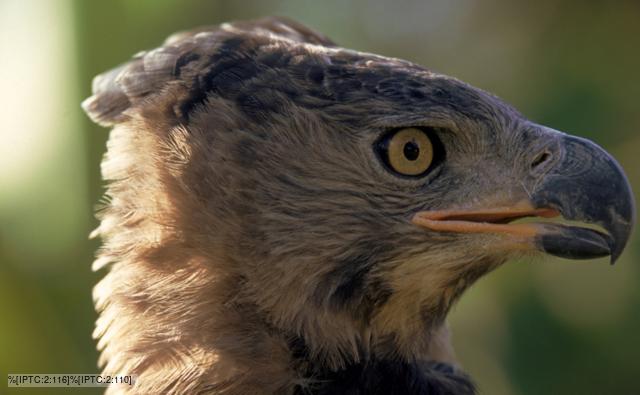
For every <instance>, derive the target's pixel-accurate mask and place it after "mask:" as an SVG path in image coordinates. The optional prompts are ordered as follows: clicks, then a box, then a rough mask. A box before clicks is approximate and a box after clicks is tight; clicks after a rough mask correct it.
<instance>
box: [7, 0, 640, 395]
mask: <svg viewBox="0 0 640 395" xmlns="http://www.w3.org/2000/svg"><path fill="white" fill-rule="evenodd" d="M272 14H277V15H287V16H291V17H293V18H296V19H298V20H300V21H301V22H303V23H305V24H308V25H310V26H312V27H314V28H316V29H317V30H319V31H321V32H324V33H326V34H327V35H329V36H330V37H332V38H333V39H334V40H336V41H337V42H338V43H340V44H341V45H343V46H346V47H352V48H355V49H359V50H364V51H370V52H375V53H380V54H384V55H387V56H396V57H401V58H405V59H409V60H411V61H414V62H417V63H420V64H423V65H425V66H427V67H428V68H431V69H433V70H435V71H439V72H442V73H445V74H449V75H453V76H455V77H458V78H460V79H462V80H464V81H467V82H469V83H471V84H473V85H475V86H478V87H481V88H483V89H485V90H488V91H491V92H494V93H496V94H498V95H499V96H501V97H502V98H504V99H505V100H506V101H508V102H510V103H512V104H513V105H514V106H515V107H517V108H518V109H520V110H521V111H522V112H523V113H524V114H525V115H526V116H528V117H529V118H531V119H532V120H534V121H536V122H539V123H543V124H545V125H548V126H550V127H553V128H555V129H559V130H563V131H566V132H569V133H572V134H576V135H580V136H585V137H588V138H591V139H593V140H595V141H596V142H598V143H599V144H601V145H603V146H604V147H605V148H606V149H607V150H609V151H610V152H612V153H613V154H614V155H615V156H616V157H617V158H618V159H619V161H620V162H621V164H622V166H623V167H624V168H625V170H626V171H627V173H628V175H629V177H630V179H631V183H632V185H634V186H635V189H636V191H637V192H638V191H640V187H639V186H640V156H639V155H638V154H637V153H638V150H639V149H640V135H638V134H637V132H636V131H637V130H638V129H639V128H640V111H639V101H638V97H640V77H639V76H638V75H639V73H638V70H640V51H638V45H639V44H640V42H639V39H638V38H639V37H640V24H639V23H638V20H639V19H640V3H639V2H637V1H631V0H629V1H618V2H615V4H614V3H607V2H584V1H579V0H565V1H562V2H556V1H552V0H542V1H538V2H529V1H524V0H516V1H507V0H482V1H471V0H437V1H435V0H434V1H419V0H412V1H404V2H391V1H383V0H373V1H364V0H359V1H358V0H354V1H339V0H329V1H325V2H318V1H316V2H314V1H294V0H279V1H278V0H266V1H233V2H231V1H212V0H188V1H187V0H180V1H178V0H158V1H155V0H154V1H151V0H136V1H134V0H113V1H108V2H99V1H80V0H77V1H72V0H57V1H55V2H53V1H46V0H29V1H20V0H3V1H2V2H0V33H1V35H0V36H1V38H0V50H1V52H0V53H2V62H1V64H0V70H1V71H2V72H1V73H0V92H1V93H0V94H1V95H2V96H0V116H1V117H2V119H3V127H2V129H0V137H1V138H2V140H1V141H2V143H1V145H0V307H1V310H0V311H1V312H2V318H1V319H2V323H1V324H0V373H2V374H3V375H4V374H6V373H44V372H47V373H55V372H59V373H70V372H74V373H91V372H97V367H96V362H95V361H96V360H97V352H96V351H95V350H94V347H95V345H94V342H93V340H92V339H91V331H92V327H93V321H94V320H95V317H96V315H95V313H94V311H93V307H92V302H91V296H90V295H91V288H92V286H93V284H94V283H95V282H96V281H97V280H98V278H99V277H100V274H99V273H98V274H95V273H91V271H90V262H91V260H92V255H93V251H95V249H96V248H97V247H98V242H97V241H89V240H88V238H87V235H88V233H89V232H90V230H91V229H92V228H93V227H95V226H96V221H95V220H94V219H93V217H92V214H91V212H92V209H91V207H92V206H93V205H95V204H96V203H97V202H98V201H99V199H100V196H101V193H102V183H101V181H100V175H99V162H100V158H101V155H102V153H103V152H104V149H105V141H106V138H107V131H106V130H104V129H101V128H99V127H97V126H95V125H93V124H91V123H90V122H89V121H88V120H87V119H86V117H84V115H83V114H81V112H80V109H79V103H80V101H81V100H82V99H83V98H84V97H87V96H88V95H89V92H90V81H91V78H92V77H93V76H94V75H96V74H98V73H100V72H102V71H104V70H106V69H109V68H111V67H113V66H115V65H116V64H118V63H121V62H123V61H125V60H126V59H128V58H129V57H130V56H131V55H132V54H133V53H135V52H137V51H139V50H141V49H147V48H153V47H155V46H157V45H158V44H159V43H160V42H161V41H162V40H163V39H164V38H165V37H166V36H167V35H169V34H170V33H172V32H174V31H176V30H181V29H188V28H191V27H193V26H196V25H206V24H216V23H220V22H224V21H228V20H234V19H248V18H254V17H258V16H262V15H272ZM639 244H640V243H639V242H638V236H637V233H636V236H635V238H634V240H633V241H632V244H631V246H630V247H629V248H628V250H627V251H626V252H625V254H624V255H623V257H622V259H620V261H619V263H618V264H617V265H616V266H615V267H611V266H609V265H608V264H607V262H606V260H598V261H594V262H568V261H561V260H555V259H545V260H544V261H542V260H541V261H537V262H514V263H511V264H509V265H506V266H505V267H503V268H501V269H499V270H498V271H497V272H496V273H494V274H491V275H490V276H488V277H487V278H485V279H483V280H481V281H480V282H479V283H478V284H477V285H476V286H474V287H473V288H472V289H471V290H470V291H468V292H467V294H466V295H465V296H464V297H463V299H462V301H461V302H460V303H459V305H458V306H457V307H456V308H455V310H454V311H453V313H452V316H451V322H452V327H453V331H454V343H455V345H456V348H457V352H458V355H459V358H460V360H461V361H462V364H463V365H464V366H465V368H466V369H467V370H468V371H469V372H470V373H471V375H472V376H474V377H475V379H476V381H477V383H478V385H479V387H480V389H481V391H482V393H485V394H552V393H556V394H637V393H640V382H639V381H638V375H639V374H640V365H639V364H638V353H639V351H640V314H638V312H639V311H640V286H639V285H640V271H639V269H638V267H637V262H638V255H639V251H638V250H639V247H638V246H639ZM2 377H6V376H2ZM0 388H1V389H0V392H1V393H4V391H5V389H6V387H4V384H3V385H1V386H0ZM31 390H32V389H31ZM34 392H35V391H34ZM38 392H39V393H44V392H42V391H38ZM75 392H76V393H99V392H100V391H98V390H95V389H91V390H90V389H82V390H75ZM12 393H20V394H27V393H31V391H30V389H17V390H13V391H12ZM47 393H67V391H65V390H58V391H57V392H56V391H55V390H54V389H49V390H47Z"/></svg>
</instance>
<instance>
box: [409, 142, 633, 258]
mask: <svg viewBox="0 0 640 395" xmlns="http://www.w3.org/2000/svg"><path fill="white" fill-rule="evenodd" d="M560 152H561V153H562V159H561V160H560V161H559V162H558V163H556V164H555V166H554V167H553V168H552V169H550V170H549V171H548V172H547V173H546V174H545V175H544V176H543V178H542V179H541V180H540V182H538V186H537V187H536V189H535V190H534V191H533V192H532V194H531V196H530V200H529V201H524V202H523V201H520V202H514V204H513V205H511V206H509V207H488V208H487V207H484V208H478V209H471V210H444V211H423V212H419V213H417V214H416V215H415V216H414V217H413V219H412V221H413V223H414V224H416V225H419V226H422V227H425V228H427V229H429V230H431V231H436V232H456V233H495V234H504V235H508V236H512V237H513V240H514V245H515V244H517V245H519V246H521V245H522V244H523V242H524V244H528V245H530V246H531V247H532V248H534V249H537V250H540V251H543V252H546V253H548V254H551V255H556V256H559V257H563V258H569V259H590V258H598V257H603V256H607V255H610V256H611V263H612V264H613V263H615V261H616V260H617V259H618V257H619V256H620V254H621V253H622V251H623V250H624V247H625V245H626V244H627V242H628V240H629V237H630V235H631V230H632V227H633V223H634V222H635V207H634V198H633V193H632V192H631V187H630V186H629V182H628V181H627V178H626V176H625V174H624V172H623V171H622V169H621V168H620V165H619V164H618V163H617V162H616V161H615V159H613V157H611V155H609V154H608V153H607V152H605V151H604V150H603V149H602V148H600V147H598V146H597V145H596V144H594V143H592V142H590V141H588V140H585V139H581V138H577V137H572V136H567V135H563V137H562V138H561V144H560ZM560 215H561V216H562V217H563V218H564V219H566V220H572V221H579V222H584V223H586V224H594V225H599V226H601V227H602V228H603V229H604V230H605V232H606V233H604V232H600V231H597V230H593V229H589V228H583V227H579V226H568V225H561V224H557V223H526V224H509V222H511V221H514V220H516V219H520V218H525V217H540V218H553V217H557V216H560Z"/></svg>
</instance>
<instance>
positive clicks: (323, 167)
mask: <svg viewBox="0 0 640 395" xmlns="http://www.w3.org/2000/svg"><path fill="white" fill-rule="evenodd" d="M83 107H84V109H85V110H86V112H87V113H88V115H89V116H90V117H91V119H93V120H94V121H95V122H97V123H99V124H101V125H104V126H109V127H113V129H112V130H111V132H110V137H109V141H108V144H107V148H108V149H107V153H106V155H105V157H104V160H103V162H102V174H103V177H104V179H105V180H107V181H108V187H107V191H106V195H107V197H106V199H105V203H104V207H103V208H102V209H101V210H100V211H99V214H98V216H99V219H100V220H101V222H100V225H99V227H98V228H97V229H96V231H95V232H94V233H95V234H96V235H99V236H100V237H101V238H102V239H103V242H104V244H103V247H102V248H101V250H100V251H99V253H98V258H97V260H96V261H95V263H94V269H95V270H98V269H100V268H103V267H108V268H109V271H108V274H106V276H105V277H104V279H102V280H101V281H100V282H99V284H98V285H97V286H96V287H95V291H94V299H95V305H96V308H97V310H98V311H99V312H100V317H99V319H98V321H97V325H96V330H95V333H94V335H95V337H96V338H98V339H99V341H98V348H99V349H100V350H101V352H102V353H101V359H100V362H99V363H100V364H101V366H103V369H104V370H103V372H104V373H105V374H111V375H113V374H131V375H136V376H137V382H136V384H135V386H132V387H127V386H124V387H117V386H113V387H111V388H110V389H109V390H108V391H111V392H113V393H119V392H120V391H122V392H128V391H129V392H131V393H145V394H147V393H170V394H187V393H188V394H472V393H474V392H475V390H474V385H473V384H472V381H471V380H470V379H469V377H468V376H467V375H466V374H465V373H464V372H463V371H462V370H461V367H460V366H459V365H458V364H457V363H456V360H455V357H454V355H453V349H452V346H451V344H450V341H449V332H448V329H447V326H446V316H447V313H448V311H449V309H450V308H451V306H452V304H453V303H455V302H456V300H457V299H458V298H459V297H460V295H461V294H462V293H463V292H464V290H465V289H466V288H467V287H469V285H471V284H472V283H473V282H474V281H476V280H477V279H478V278H479V277H481V276H482V275H484V274H486V273H487V272H489V271H491V270H493V269H495V268H496V267H498V266H500V265H502V264H503V263H504V262H505V261H506V260H508V259H510V258H514V257H521V256H524V255H527V256H530V255H544V254H550V255H556V256H561V257H565V258H570V259H582V258H592V257H601V256H607V255H610V256H611V260H612V261H615V260H616V258H618V257H619V255H620V254H621V252H622V250H623V248H624V246H625V244H626V243H627V240H628V239H629V236H630V233H631V230H632V226H633V223H634V218H635V209H634V206H633V196H632V192H631V190H630V187H629V184H628V182H627V180H626V177H625V175H624V173H623V171H622V170H621V168H620V166H619V165H618V164H617V162H616V161H615V160H614V159H613V158H612V157H611V156H610V155H609V154H607V153H606V152H605V151H604V150H603V149H601V148H600V147H598V146H597V145H595V144H594V143H592V142H590V141H588V140H585V139H582V138H578V137H573V136H570V135H567V134H564V133H561V132H558V131H555V130H553V129H550V128H547V127H544V126H541V125H537V124H535V123H533V122H530V121H528V120H527V119H525V118H524V117H523V116H522V115H521V114H519V113H518V112H517V111H516V110H515V109H513V108H512V107H510V106H509V105H508V104H505V103H504V102H503V101H501V100H500V99H498V98H497V97H495V96H493V95H491V94H488V93H486V92H484V91H482V90H479V89H476V88H474V87H472V86H470V85H468V84H466V83H464V82H461V81H459V80H457V79H455V78H451V77H447V76H445V75H441V74H437V73H434V72H431V71H429V70H427V69H425V68H423V67H421V66H418V65H416V64H413V63H411V62H408V61H404V60H400V59H394V58H388V57H383V56H378V55H374V54H370V53H363V52H358V51H354V50H349V49H344V48H341V47H339V46H337V45H336V44H334V43H333V42H332V41H331V40H329V39H328V38H327V37H325V36H324V35H322V34H319V33H316V32H314V31H312V30H310V29H309V28H307V27H304V26H302V25H301V24H299V23H296V22H294V21H291V20H288V19H283V18H266V19H261V20H257V21H252V22H238V23H225V24H222V25H220V26H216V27H206V28H201V29H197V30H194V31H189V32H183V33H178V34H175V35H173V36H171V37H170V38H169V39H168V40H167V41H166V42H165V43H164V44H163V45H162V46H161V47H159V48H156V49H154V50H151V51H147V52H141V53H139V54H137V55H135V56H134V57H133V59H132V60H130V61H129V62H128V63H125V64H124V65H122V66H120V67H118V68H115V69H113V70H112V71H109V72H106V73H104V74H102V75H100V76H98V77H97V78H96V79H95V80H94V84H93V95H92V96H91V97H89V98H88V99H87V100H86V101H85V102H84V103H83ZM524 217H534V220H533V221H525V222H523V221H520V222H516V223H513V221H515V220H517V219H520V218H524ZM553 217H563V218H564V219H566V220H571V221H573V222H572V225H568V224H566V223H565V224H563V223H559V222H558V221H554V220H550V218H553ZM535 218H537V219H535ZM576 222H577V223H578V224H577V225H576ZM583 224H584V226H583ZM589 224H591V225H589Z"/></svg>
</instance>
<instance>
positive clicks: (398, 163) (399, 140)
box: [376, 128, 442, 176]
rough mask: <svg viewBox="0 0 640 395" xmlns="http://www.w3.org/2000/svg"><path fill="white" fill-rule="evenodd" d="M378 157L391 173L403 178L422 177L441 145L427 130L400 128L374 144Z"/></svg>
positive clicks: (436, 155)
mask: <svg viewBox="0 0 640 395" xmlns="http://www.w3.org/2000/svg"><path fill="white" fill-rule="evenodd" d="M376 146H377V147H376V148H377V151H378V155H379V156H380V158H381V159H382V161H383V162H384V164H385V165H386V166H387V167H388V168H389V169H390V170H392V171H393V172H395V173H398V174H400V175H403V176H420V175H423V174H424V173H425V172H426V171H427V170H429V168H431V167H432V164H433V163H434V162H435V160H434V159H436V158H437V157H438V156H440V155H439V154H440V152H438V151H439V150H441V148H442V145H441V144H440V142H439V140H438V139H437V137H436V136H435V134H434V133H433V132H431V131H430V130H428V129H420V128H402V129H397V130H394V131H392V132H391V133H387V134H386V135H384V136H383V137H382V139H381V140H380V141H379V142H378V143H377V144H376Z"/></svg>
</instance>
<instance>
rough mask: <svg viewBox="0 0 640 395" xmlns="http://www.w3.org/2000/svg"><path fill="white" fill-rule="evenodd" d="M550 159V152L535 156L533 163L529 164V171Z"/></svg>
mask: <svg viewBox="0 0 640 395" xmlns="http://www.w3.org/2000/svg"><path fill="white" fill-rule="evenodd" d="M550 159H551V152H549V151H542V152H541V153H539V154H538V155H536V157H535V158H534V159H533V162H531V170H535V169H536V168H537V167H539V166H540V165H542V164H544V163H546V162H548V161H549V160H550Z"/></svg>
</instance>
